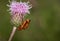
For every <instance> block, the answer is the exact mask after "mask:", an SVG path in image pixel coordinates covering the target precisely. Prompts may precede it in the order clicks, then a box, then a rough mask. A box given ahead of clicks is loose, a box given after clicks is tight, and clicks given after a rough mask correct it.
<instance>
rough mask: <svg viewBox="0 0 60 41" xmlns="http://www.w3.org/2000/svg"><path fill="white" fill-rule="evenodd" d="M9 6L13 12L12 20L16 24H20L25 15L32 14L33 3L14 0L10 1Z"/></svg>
mask: <svg viewBox="0 0 60 41" xmlns="http://www.w3.org/2000/svg"><path fill="white" fill-rule="evenodd" d="M7 6H8V7H9V11H10V12H11V22H12V23H13V24H14V25H18V26H19V25H20V24H21V22H22V20H23V18H24V16H25V15H26V14H30V11H29V9H31V8H32V6H31V5H29V2H21V1H20V2H16V1H14V0H12V2H10V5H7Z"/></svg>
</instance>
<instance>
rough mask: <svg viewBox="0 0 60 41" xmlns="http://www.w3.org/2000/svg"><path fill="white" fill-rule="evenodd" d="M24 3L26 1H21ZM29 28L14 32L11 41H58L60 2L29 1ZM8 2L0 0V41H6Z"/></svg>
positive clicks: (8, 27)
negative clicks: (30, 6) (30, 5)
mask: <svg viewBox="0 0 60 41" xmlns="http://www.w3.org/2000/svg"><path fill="white" fill-rule="evenodd" d="M23 1H26V0H23ZM30 2H31V4H32V6H33V8H32V9H31V10H30V12H31V14H30V15H29V16H28V17H27V18H30V19H31V23H30V25H29V28H28V29H26V30H22V31H16V33H15V35H14V37H13V39H12V41H60V0H30ZM7 4H9V2H8V0H0V41H8V38H9V35H10V33H11V31H12V28H13V26H12V25H11V23H10V14H9V12H8V11H7V10H8V9H9V8H8V7H7V6H6V5H7Z"/></svg>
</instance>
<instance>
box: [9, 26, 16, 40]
mask: <svg viewBox="0 0 60 41" xmlns="http://www.w3.org/2000/svg"><path fill="white" fill-rule="evenodd" d="M16 29H17V27H15V26H14V27H13V30H12V33H11V35H10V37H9V40H8V41H11V40H12V38H13V36H14V34H15V31H16Z"/></svg>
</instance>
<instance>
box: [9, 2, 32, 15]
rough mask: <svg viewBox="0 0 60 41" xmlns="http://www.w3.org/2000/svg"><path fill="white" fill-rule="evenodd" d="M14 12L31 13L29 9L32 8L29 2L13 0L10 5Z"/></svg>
mask: <svg viewBox="0 0 60 41" xmlns="http://www.w3.org/2000/svg"><path fill="white" fill-rule="evenodd" d="M8 6H9V7H10V8H9V10H10V11H11V13H12V14H15V13H19V14H30V12H29V9H31V8H32V6H31V5H29V4H28V2H16V1H12V2H11V3H10V5H8Z"/></svg>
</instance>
